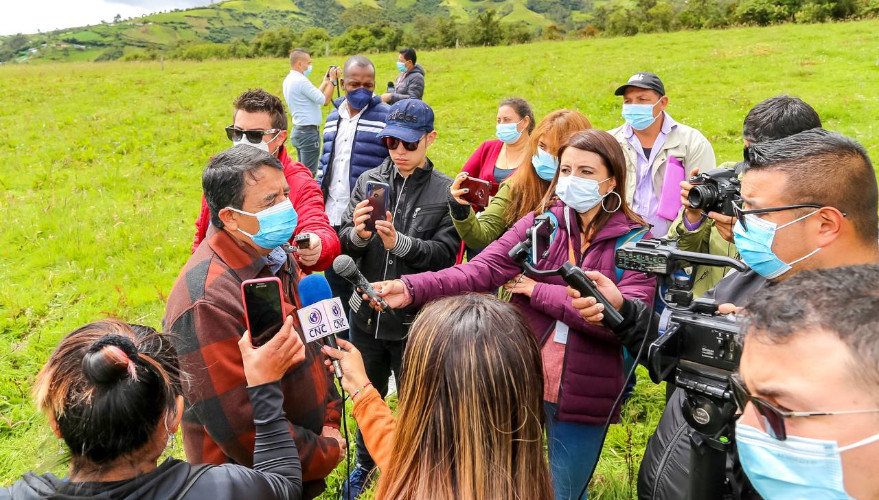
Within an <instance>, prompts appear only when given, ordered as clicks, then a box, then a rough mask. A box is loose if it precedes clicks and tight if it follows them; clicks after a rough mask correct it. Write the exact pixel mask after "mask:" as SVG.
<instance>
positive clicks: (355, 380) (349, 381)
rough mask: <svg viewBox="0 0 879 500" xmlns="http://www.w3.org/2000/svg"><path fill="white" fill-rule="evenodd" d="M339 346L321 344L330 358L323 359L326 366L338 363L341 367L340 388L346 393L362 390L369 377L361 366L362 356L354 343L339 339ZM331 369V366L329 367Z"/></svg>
mask: <svg viewBox="0 0 879 500" xmlns="http://www.w3.org/2000/svg"><path fill="white" fill-rule="evenodd" d="M338 343H339V346H338V348H337V349H333V348H331V347H330V346H323V347H322V348H321V350H322V351H323V353H324V354H325V355H326V356H327V357H328V358H330V359H327V360H325V361H324V364H326V365H327V366H328V367H330V366H332V365H340V366H341V367H342V378H341V379H340V380H341V382H342V389H345V392H347V393H348V394H354V393H355V392H357V391H358V390H362V389H363V387H365V386H366V384H368V383H369V377H367V376H366V368H365V367H364V366H363V357H362V356H361V355H360V351H358V350H357V348H356V347H354V344H352V343H350V342H348V341H345V340H342V339H339V340H338ZM331 369H332V368H331Z"/></svg>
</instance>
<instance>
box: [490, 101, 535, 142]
mask: <svg viewBox="0 0 879 500" xmlns="http://www.w3.org/2000/svg"><path fill="white" fill-rule="evenodd" d="M504 106H509V107H511V108H513V111H515V112H516V114H517V115H519V117H520V118H525V117H526V116H527V117H528V118H529V119H528V133H529V134H530V133H531V132H534V127H536V126H537V124H536V123H534V111H532V110H531V105H530V104H528V101H526V100H525V99H522V98H519V97H508V98H506V99H504V100H503V101H501V103H500V104H498V106H497V107H499V108H502V107H504Z"/></svg>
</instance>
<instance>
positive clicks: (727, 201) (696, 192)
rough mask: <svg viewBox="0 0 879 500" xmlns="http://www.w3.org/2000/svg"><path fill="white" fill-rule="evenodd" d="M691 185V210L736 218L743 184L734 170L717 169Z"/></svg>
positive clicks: (692, 178) (689, 197) (697, 177)
mask: <svg viewBox="0 0 879 500" xmlns="http://www.w3.org/2000/svg"><path fill="white" fill-rule="evenodd" d="M690 184H692V185H693V187H692V188H691V189H690V194H689V195H688V196H687V200H688V201H689V202H690V208H693V209H696V210H702V211H703V212H705V213H706V214H707V213H708V212H717V213H720V214H723V215H728V216H730V217H733V216H735V212H734V211H733V206H734V205H735V204H739V203H741V201H742V184H741V182H739V178H738V176H737V175H736V172H735V171H734V170H730V169H727V168H715V169H712V170H709V171H707V172H703V173H701V174H699V175H696V176H693V177H691V178H690ZM709 265H710V264H709Z"/></svg>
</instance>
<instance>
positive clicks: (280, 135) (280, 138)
mask: <svg viewBox="0 0 879 500" xmlns="http://www.w3.org/2000/svg"><path fill="white" fill-rule="evenodd" d="M286 140H287V131H286V130H282V131H280V132H278V137H275V141H277V142H279V143H280V144H278V149H280V148H281V146H283V145H284V141H286Z"/></svg>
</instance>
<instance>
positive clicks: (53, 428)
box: [46, 412, 64, 439]
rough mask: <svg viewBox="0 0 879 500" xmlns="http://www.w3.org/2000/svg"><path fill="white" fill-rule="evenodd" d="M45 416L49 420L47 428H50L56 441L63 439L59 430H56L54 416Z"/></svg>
mask: <svg viewBox="0 0 879 500" xmlns="http://www.w3.org/2000/svg"><path fill="white" fill-rule="evenodd" d="M46 416H47V417H48V418H49V427H51V428H52V432H53V433H54V434H55V436H56V437H58V439H64V437H63V436H61V429H59V428H58V420H56V419H55V414H53V413H52V412H48V413H47V414H46Z"/></svg>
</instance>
